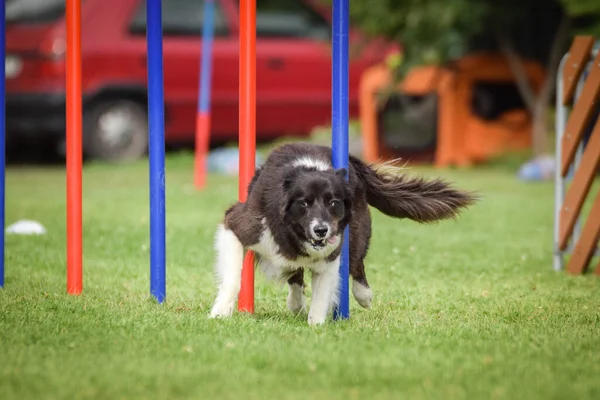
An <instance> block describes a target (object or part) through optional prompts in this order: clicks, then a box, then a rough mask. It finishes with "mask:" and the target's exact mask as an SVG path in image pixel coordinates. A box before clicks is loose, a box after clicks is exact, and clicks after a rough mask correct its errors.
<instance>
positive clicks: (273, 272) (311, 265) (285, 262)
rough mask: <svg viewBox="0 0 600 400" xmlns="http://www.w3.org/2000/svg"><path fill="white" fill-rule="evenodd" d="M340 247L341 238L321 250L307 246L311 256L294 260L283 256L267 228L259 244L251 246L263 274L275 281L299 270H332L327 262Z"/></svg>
mask: <svg viewBox="0 0 600 400" xmlns="http://www.w3.org/2000/svg"><path fill="white" fill-rule="evenodd" d="M338 245H339V238H338V239H337V240H336V241H335V242H334V243H331V244H327V245H326V246H325V247H323V248H322V249H319V250H315V249H313V248H312V247H310V246H309V245H308V244H307V248H306V252H307V253H308V255H309V256H308V257H306V256H300V257H297V258H296V259H293V260H292V259H289V258H286V257H284V256H283V255H282V254H281V252H280V248H279V246H278V245H277V242H275V239H274V237H273V233H272V232H271V230H270V229H269V228H266V227H265V230H264V231H263V232H262V234H261V236H260V240H259V242H258V243H257V244H255V245H253V246H250V250H252V251H254V252H255V253H256V254H258V255H259V263H260V267H261V269H262V270H263V272H264V273H265V274H266V275H267V276H269V277H271V278H273V279H279V278H280V277H281V276H282V275H285V273H286V272H289V271H294V270H297V269H299V268H305V269H308V270H311V271H315V272H322V271H324V270H325V269H327V268H331V262H328V261H326V259H327V257H328V256H329V255H331V253H333V252H334V251H335V249H336V248H337V246H338Z"/></svg>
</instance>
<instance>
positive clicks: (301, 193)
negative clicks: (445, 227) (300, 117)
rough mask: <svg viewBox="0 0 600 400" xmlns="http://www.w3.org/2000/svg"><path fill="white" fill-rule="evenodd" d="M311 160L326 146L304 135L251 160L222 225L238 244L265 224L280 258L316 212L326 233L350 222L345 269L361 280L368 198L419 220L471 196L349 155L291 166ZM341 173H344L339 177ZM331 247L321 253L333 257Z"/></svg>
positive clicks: (298, 243) (296, 247)
mask: <svg viewBox="0 0 600 400" xmlns="http://www.w3.org/2000/svg"><path fill="white" fill-rule="evenodd" d="M302 158H304V159H312V160H319V162H322V163H323V164H326V165H328V166H331V161H330V160H331V149H330V148H328V147H325V146H318V145H312V144H305V143H295V144H285V145H282V146H280V147H278V148H277V149H275V150H274V151H273V152H272V153H271V154H270V155H269V157H268V159H267V160H266V162H265V163H264V165H263V166H262V167H261V168H259V169H258V170H257V171H256V173H255V176H254V178H253V179H252V181H251V183H250V185H249V187H248V199H247V201H246V202H245V203H239V202H238V203H236V204H235V205H233V206H232V207H230V208H229V209H228V210H227V211H226V213H225V221H224V224H225V227H226V228H228V229H230V230H232V231H233V232H234V233H235V235H236V236H237V237H238V239H239V240H240V242H241V243H242V244H243V245H244V247H246V248H249V247H251V246H252V245H254V244H256V243H258V241H259V239H260V235H261V233H262V232H263V230H264V229H265V226H264V225H263V222H262V221H263V220H264V221H265V222H266V226H267V227H268V228H269V229H270V230H271V232H272V235H273V238H274V240H275V242H276V243H277V245H278V246H279V251H280V253H281V255H282V256H284V257H285V258H287V259H291V260H294V259H297V258H298V257H302V256H304V257H306V256H307V254H306V251H305V247H304V246H305V244H306V243H307V242H310V243H312V244H313V245H314V247H315V248H318V247H319V246H321V245H323V243H321V242H318V241H317V242H314V241H311V232H310V229H309V226H308V225H309V222H310V221H311V220H312V218H313V216H314V215H318V217H319V218H322V219H324V220H326V221H328V222H330V224H331V230H332V231H333V232H330V235H329V236H333V235H337V234H340V233H342V232H343V230H344V228H345V227H346V226H347V225H348V224H350V274H351V276H352V278H353V279H354V280H355V281H357V282H360V283H361V284H363V285H365V286H366V287H368V286H369V285H368V282H367V277H366V275H365V265H364V259H365V256H366V255H367V251H368V248H369V241H370V238H371V216H370V211H369V207H368V206H369V205H371V206H373V207H375V208H377V209H379V210H380V211H381V212H382V213H384V214H386V215H388V216H391V217H396V218H408V219H411V220H413V221H417V222H420V223H429V222H433V221H438V220H441V219H447V218H453V217H455V216H457V215H458V214H459V212H460V211H461V209H463V208H465V207H468V206H469V205H471V204H473V203H474V202H475V200H476V198H475V196H473V195H472V194H470V193H468V192H464V191H460V190H457V189H454V188H452V187H450V186H449V185H448V184H447V183H446V182H444V181H442V180H439V179H434V180H430V181H426V180H424V179H422V178H409V177H407V176H405V175H403V174H399V173H398V172H399V169H396V170H395V171H394V172H390V171H387V172H386V171H382V169H381V168H377V167H375V166H369V165H366V164H365V163H363V162H362V161H361V160H359V159H358V158H356V157H353V156H350V162H349V167H348V170H347V171H346V170H344V169H341V170H337V171H335V170H334V169H333V167H330V169H328V170H327V171H320V170H319V169H318V168H315V167H307V166H294V165H293V164H294V162H296V161H297V160H298V159H302ZM346 178H347V179H346ZM339 243H340V244H339V246H338V247H337V249H336V250H335V251H334V252H333V253H332V254H331V255H329V256H328V261H332V260H334V259H335V258H337V257H338V256H339V254H340V251H341V241H340V242H339ZM290 274H291V275H290V276H287V277H286V278H287V279H288V283H289V284H290V285H291V284H294V283H295V284H299V285H301V286H304V279H303V274H304V270H303V269H298V270H295V271H290Z"/></svg>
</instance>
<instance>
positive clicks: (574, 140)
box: [554, 36, 600, 275]
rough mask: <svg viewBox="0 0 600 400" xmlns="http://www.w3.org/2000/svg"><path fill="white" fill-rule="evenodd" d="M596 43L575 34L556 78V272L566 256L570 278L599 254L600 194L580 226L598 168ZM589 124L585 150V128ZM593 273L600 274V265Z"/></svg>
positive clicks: (599, 63) (599, 58)
mask: <svg viewBox="0 0 600 400" xmlns="http://www.w3.org/2000/svg"><path fill="white" fill-rule="evenodd" d="M594 41H595V40H594V37H591V36H577V37H576V38H575V40H574V41H573V43H572V44H571V47H570V49H569V52H568V53H567V54H566V55H565V56H564V57H563V59H562V60H561V64H560V67H559V71H558V75H557V96H556V97H557V99H556V155H555V157H556V172H555V207H554V269H555V270H561V269H563V258H564V256H565V255H569V254H570V255H571V258H570V260H569V263H568V265H567V271H568V272H569V273H571V274H581V273H585V272H586V271H587V269H588V265H589V263H590V261H591V258H592V257H593V256H595V255H596V256H600V250H599V249H598V241H599V240H600V193H598V195H597V196H596V198H595V199H594V202H593V204H592V208H591V211H590V213H589V215H588V216H587V220H586V221H585V223H584V225H583V228H582V229H580V228H579V227H578V225H579V224H578V222H579V221H580V220H582V219H583V218H582V216H581V210H582V207H583V204H584V202H585V200H586V197H588V194H589V191H590V188H591V185H592V183H593V180H594V177H595V175H596V171H597V170H598V167H599V166H600V119H599V118H597V114H595V112H597V110H600V108H598V101H599V100H600V51H597V52H596V54H593V52H592V48H593V45H594ZM570 106H572V111H571V113H570V115H569V114H568V109H569V107H570ZM594 116H596V121H593V120H592V117H594ZM592 126H593V129H592V130H591V134H590V136H589V140H588V142H587V144H586V145H585V147H584V145H583V140H584V136H585V133H586V130H587V129H589V128H590V127H592ZM571 176H572V179H569V178H571ZM569 180H570V181H571V184H570V185H569V187H568V188H566V182H567V181H569ZM595 273H596V274H597V275H600V265H599V266H598V267H596V270H595Z"/></svg>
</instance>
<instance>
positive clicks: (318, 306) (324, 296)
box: [308, 257, 340, 325]
mask: <svg viewBox="0 0 600 400" xmlns="http://www.w3.org/2000/svg"><path fill="white" fill-rule="evenodd" d="M339 267H340V259H339V257H338V258H336V259H335V261H333V262H331V263H328V264H327V265H326V267H325V268H323V269H322V270H319V271H313V273H312V302H311V305H310V311H309V312H308V323H309V324H310V325H320V324H322V323H324V322H325V319H326V318H327V315H329V312H330V311H331V310H332V309H333V306H334V305H335V304H336V303H337V302H338V296H339V293H338V285H339V271H338V270H339Z"/></svg>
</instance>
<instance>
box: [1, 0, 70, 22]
mask: <svg viewBox="0 0 600 400" xmlns="http://www.w3.org/2000/svg"><path fill="white" fill-rule="evenodd" d="M5 11H6V22H7V23H9V24H11V23H15V24H43V23H48V22H54V21H57V20H59V19H61V18H63V17H64V15H65V0H8V1H7V2H6V8H5Z"/></svg>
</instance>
